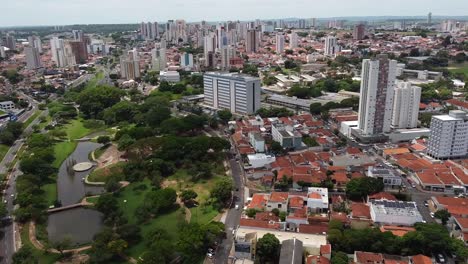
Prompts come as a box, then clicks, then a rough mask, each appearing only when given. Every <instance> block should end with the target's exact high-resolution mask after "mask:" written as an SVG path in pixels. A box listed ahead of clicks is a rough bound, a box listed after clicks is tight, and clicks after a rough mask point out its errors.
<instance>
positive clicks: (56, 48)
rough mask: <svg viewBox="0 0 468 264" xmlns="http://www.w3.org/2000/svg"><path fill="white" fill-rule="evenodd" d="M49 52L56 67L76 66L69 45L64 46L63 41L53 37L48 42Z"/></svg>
mask: <svg viewBox="0 0 468 264" xmlns="http://www.w3.org/2000/svg"><path fill="white" fill-rule="evenodd" d="M50 50H51V53H52V60H53V61H54V62H55V64H56V65H57V67H59V68H62V67H68V66H73V65H75V64H76V62H75V56H74V55H73V51H72V49H71V47H70V45H65V42H64V41H63V39H59V38H58V37H53V38H52V39H51V40H50Z"/></svg>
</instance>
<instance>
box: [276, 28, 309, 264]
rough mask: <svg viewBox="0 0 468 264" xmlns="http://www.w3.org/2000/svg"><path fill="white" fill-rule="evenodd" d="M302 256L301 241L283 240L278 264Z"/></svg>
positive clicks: (289, 261) (295, 260) (288, 263)
mask: <svg viewBox="0 0 468 264" xmlns="http://www.w3.org/2000/svg"><path fill="white" fill-rule="evenodd" d="M304 24H305V22H304ZM303 255H304V247H303V243H302V241H300V240H299V239H296V238H293V239H288V240H284V241H283V243H282V244H281V252H280V259H279V264H294V263H302V257H303Z"/></svg>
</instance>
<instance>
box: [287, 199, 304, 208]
mask: <svg viewBox="0 0 468 264" xmlns="http://www.w3.org/2000/svg"><path fill="white" fill-rule="evenodd" d="M289 207H293V208H303V207H304V199H303V198H302V197H299V196H294V197H292V198H290V199H289Z"/></svg>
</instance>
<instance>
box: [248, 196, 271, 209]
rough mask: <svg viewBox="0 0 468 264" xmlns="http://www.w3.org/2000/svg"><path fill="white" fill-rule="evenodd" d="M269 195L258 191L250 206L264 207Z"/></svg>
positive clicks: (255, 207)
mask: <svg viewBox="0 0 468 264" xmlns="http://www.w3.org/2000/svg"><path fill="white" fill-rule="evenodd" d="M266 202H267V197H266V196H265V194H262V193H256V194H254V195H253V196H252V201H251V202H250V204H249V206H248V208H254V209H263V208H264V207H265V205H266Z"/></svg>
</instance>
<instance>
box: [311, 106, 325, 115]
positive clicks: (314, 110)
mask: <svg viewBox="0 0 468 264" xmlns="http://www.w3.org/2000/svg"><path fill="white" fill-rule="evenodd" d="M321 109H322V104H321V103H311V104H310V113H311V114H313V115H318V114H320V111H321Z"/></svg>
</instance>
